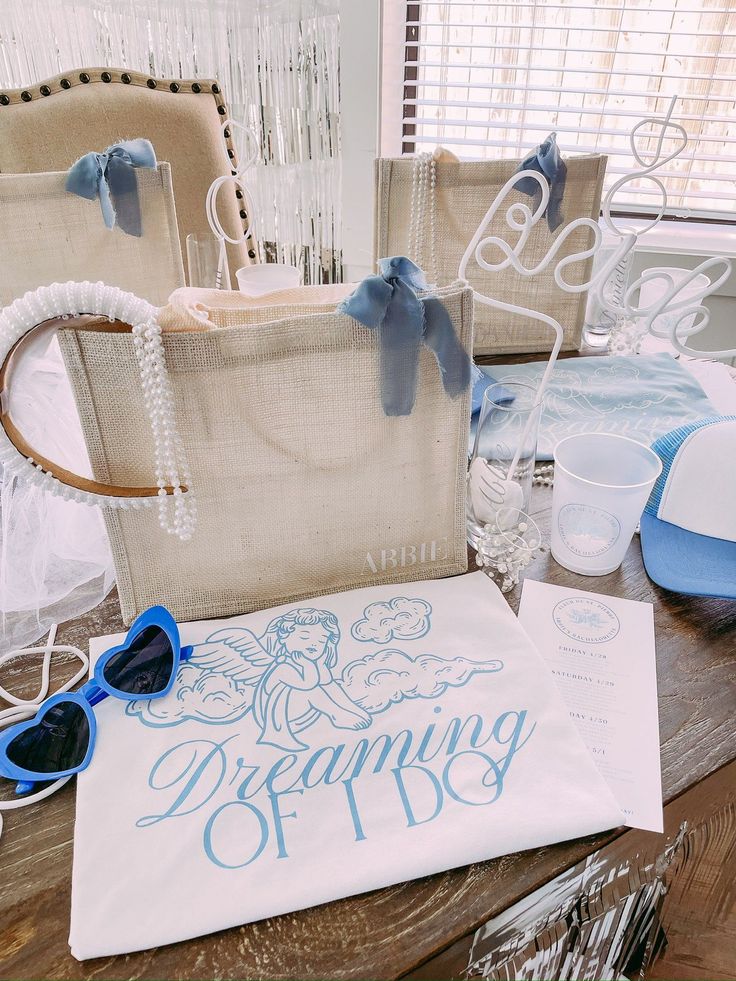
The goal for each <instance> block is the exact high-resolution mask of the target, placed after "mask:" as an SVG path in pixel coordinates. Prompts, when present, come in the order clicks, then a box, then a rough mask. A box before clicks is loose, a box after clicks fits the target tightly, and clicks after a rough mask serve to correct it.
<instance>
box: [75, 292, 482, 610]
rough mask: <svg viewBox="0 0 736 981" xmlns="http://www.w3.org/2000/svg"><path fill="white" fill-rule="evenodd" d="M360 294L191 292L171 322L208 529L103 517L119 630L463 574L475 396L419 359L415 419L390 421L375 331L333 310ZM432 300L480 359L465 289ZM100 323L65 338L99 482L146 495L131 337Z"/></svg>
mask: <svg viewBox="0 0 736 981" xmlns="http://www.w3.org/2000/svg"><path fill="white" fill-rule="evenodd" d="M350 291H351V288H350V287H325V288H324V289H323V288H321V287H305V288H304V289H301V290H298V291H292V292H291V293H287V294H284V295H275V294H272V295H271V299H270V300H269V301H267V302H268V304H269V305H264V301H260V302H255V303H252V304H250V303H247V301H245V299H244V298H243V296H242V294H237V293H236V294H228V293H225V292H217V291H204V292H203V291H197V290H188V289H184V290H179V291H177V293H175V294H174V296H173V298H172V299H173V300H174V303H173V304H172V305H171V306H170V307H168V308H166V309H165V310H164V311H161V313H160V323H161V325H162V327H163V328H164V333H163V338H164V350H165V357H166V365H167V368H168V373H169V377H170V380H171V385H172V389H173V395H174V404H175V408H176V416H177V422H178V429H179V433H180V435H181V438H182V441H183V444H184V446H185V447H186V451H187V455H188V458H189V466H190V469H191V476H192V487H193V488H194V490H195V492H196V502H197V508H198V517H197V524H196V529H195V533H194V535H193V538H192V540H191V541H189V542H181V541H178V540H177V539H176V538H173V537H170V536H166V535H165V534H163V533H162V532H161V529H160V528H159V527H158V523H157V518H156V514H155V512H152V511H149V510H140V511H119V510H114V511H110V510H106V511H105V512H104V513H105V520H106V523H107V529H108V532H109V535H110V540H111V544H112V549H113V554H114V561H115V568H116V573H117V582H118V590H119V594H120V603H121V608H122V612H123V618H124V620H125V621H126V623H128V622H130V621H131V620H132V619H133V618H134V617H135V616H136V615H137V614H138V613H140V612H141V611H142V610H144V609H145V608H147V607H148V606H150V605H151V604H154V603H164V604H165V605H166V606H168V607H169V609H170V610H171V611H172V613H173V614H174V616H175V617H176V618H177V619H179V620H194V619H199V618H203V617H216V616H227V615H230V614H235V613H243V612H249V611H252V610H256V609H261V608H264V607H269V606H275V605H278V604H280V603H286V602H290V601H294V600H299V599H302V598H306V597H309V596H313V595H317V594H319V593H328V592H334V591H338V590H344V589H350V588H353V587H359V586H368V585H374V584H377V583H397V582H404V581H409V580H416V579H424V578H435V577H440V576H449V575H453V574H456V573H461V572H464V571H466V569H467V549H466V543H465V472H466V464H467V460H466V448H467V432H468V424H469V410H470V407H469V401H470V398H469V393H468V392H465V393H463V394H462V395H460V396H459V397H456V398H454V399H452V398H450V397H449V396H448V394H447V393H446V391H445V389H444V387H443V382H442V378H441V372H440V370H439V367H438V363H437V361H436V359H435V356H434V355H433V354H432V353H431V351H429V350H428V349H427V347H425V346H422V347H421V349H420V354H419V365H418V385H417V395H416V402H415V404H414V407H413V410H412V411H411V413H410V414H409V415H405V416H399V417H392V416H387V415H386V414H385V413H384V410H383V407H382V402H381V391H380V380H379V370H378V365H379V339H378V337H377V333H378V332H377V331H375V330H370V329H368V328H366V327H364V326H362V325H361V324H360V323H358V321H356V320H354V319H353V318H352V317H349V316H347V315H346V314H344V313H338V312H336V310H335V307H336V303H337V302H338V301H339V300H340V299H341V298H343V297H344V296H345V295H346V294H347V293H349V292H350ZM434 295H435V296H436V297H437V298H438V299H439V300H441V302H442V304H443V305H444V306H445V308H446V310H447V312H448V314H449V317H450V319H451V322H452V325H453V327H454V330H455V334H456V336H457V338H458V340H459V342H460V344H461V345H462V346H463V347H464V348H465V350H466V351H470V350H471V348H472V305H473V304H472V293H471V291H470V290H469V289H467V288H466V287H464V286H463V285H462V284H455V285H453V286H450V287H448V288H446V289H443V290H440V291H438V292H437V293H435V294H434ZM213 303H215V304H217V305H216V306H213ZM102 328H103V329H96V330H76V329H66V330H60V331H59V337H60V342H61V347H62V351H63V354H64V357H65V360H66V363H67V367H68V370H69V374H70V377H71V380H72V386H73V389H74V391H75V395H76V399H77V403H78V407H79V411H80V417H81V420H82V426H83V430H84V433H85V438H86V441H87V444H88V448H89V453H90V459H91V463H92V469H93V472H94V475H95V477H96V478H97V479H98V480H101V481H107V482H111V483H114V484H125V485H136V484H149V485H150V483H151V472H152V468H151V461H152V459H153V453H154V446H153V440H152V436H151V431H150V427H149V423H148V419H147V417H146V414H145V410H144V406H143V402H142V398H141V378H140V373H139V367H138V363H137V361H136V358H135V354H134V349H133V341H132V338H131V335H130V334H129V333H125V332H111V331H106V330H105V329H104V324H103V325H102Z"/></svg>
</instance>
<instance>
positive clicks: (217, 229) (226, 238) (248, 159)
mask: <svg viewBox="0 0 736 981" xmlns="http://www.w3.org/2000/svg"><path fill="white" fill-rule="evenodd" d="M227 128H229V129H230V132H231V133H232V132H233V130H235V129H238V130H240V131H241V132H242V133H243V136H244V137H245V150H246V153H245V157H244V160H243V162H241V163H239V164H238V167H237V169H236V171H235V173H234V174H223V175H222V176H221V177H216V178H215V179H214V180H213V181H212V183H211V184H210V186H209V189H208V191H207V198H206V199H205V212H206V214H207V222H208V224H209V226H210V228H211V229H212V233H213V235H214V236H215V237H216V238H217V239H218V240H219V242H220V255H219V258H218V261H217V279H216V281H215V286H216V288H217V289H218V290H219V289H222V278H223V275H224V271H225V267H226V265H227V250H226V247H225V243H226V242H229V243H230V244H231V245H239V244H240V243H241V242H244V241H245V240H246V239H247V238H248V236H249V235H250V234H251V230H252V228H253V200H252V198H251V196H250V194H249V193H248V188H247V186H246V184H245V182H244V179H243V178H244V174H245V172H246V171H247V170H248V169H249V168H250V167H252V166H253V164H254V163H255V162H256V160H257V159H258V155H259V153H260V144H259V142H258V137H257V136H256V135H255V133H254V132H253V130H252V129H250V128H249V127H248V126H243V125H241V124H240V123H236V122H234V121H233V120H232V119H226V120H225V121H224V122H223V124H222V132H223V140H225V135H224V134H225V130H226V129H227ZM226 146H227V144H226ZM225 184H234V185H235V187H236V188H237V189H239V190H240V191H242V193H243V200H244V201H245V202H246V206H247V212H248V226H247V227H246V228H245V229H244V230H243V233H242V235H239V236H238V237H237V238H232V237H231V236H230V235H228V234H227V232H226V231H225V229H224V228H223V225H222V222H221V221H220V216H219V215H218V213H217V195H218V194H219V193H220V188H221V187H223V186H224V185H225Z"/></svg>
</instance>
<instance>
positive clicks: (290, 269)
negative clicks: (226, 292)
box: [235, 262, 302, 296]
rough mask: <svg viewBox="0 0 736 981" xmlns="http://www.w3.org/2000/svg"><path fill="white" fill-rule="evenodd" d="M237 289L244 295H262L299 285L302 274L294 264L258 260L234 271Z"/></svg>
mask: <svg viewBox="0 0 736 981" xmlns="http://www.w3.org/2000/svg"><path fill="white" fill-rule="evenodd" d="M235 276H236V277H237V280H238V289H239V290H240V292H241V293H245V295H246V296H263V295H264V294H266V293H273V292H275V291H276V290H290V289H294V287H295V286H301V284H302V276H301V272H300V270H299V269H297V267H296V266H289V265H287V264H286V263H283V262H259V263H255V264H254V265H252V266H243V267H242V268H241V269H238V270H237V271H236V273H235Z"/></svg>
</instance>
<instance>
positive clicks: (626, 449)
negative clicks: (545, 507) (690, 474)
mask: <svg viewBox="0 0 736 981" xmlns="http://www.w3.org/2000/svg"><path fill="white" fill-rule="evenodd" d="M554 458H555V478H554V491H553V494H552V555H553V557H554V558H555V559H556V560H557V562H559V563H560V565H562V566H564V567H565V568H566V569H569V570H570V571H571V572H577V573H579V574H580V575H581V576H605V575H607V574H608V573H609V572H613V571H614V569H618V567H619V566H620V565H621V563H622V561H623V558H624V555H625V554H626V550H627V549H628V547H629V544H630V543H631V539H632V538H633V537H634V532H635V531H636V526H637V524H638V522H639V519H640V518H641V515H642V511H643V510H644V506H645V505H646V503H647V498H648V497H649V494H650V492H651V490H652V487H653V486H654V482H655V481H656V479H657V477H659V475H660V473H661V471H662V461H661V460H660V458H659V457H658V456H657V454H656V453H655V452H654V451H653V450H650V449H649V447H648V446H644V444H643V443H637V442H636V440H633V439H629V438H628V437H626V436H614V435H611V434H609V433H587V434H586V433H581V434H579V435H576V436H568V437H567V438H566V439H563V440H561V441H560V442H559V443H558V444H557V446H556V447H555V451H554Z"/></svg>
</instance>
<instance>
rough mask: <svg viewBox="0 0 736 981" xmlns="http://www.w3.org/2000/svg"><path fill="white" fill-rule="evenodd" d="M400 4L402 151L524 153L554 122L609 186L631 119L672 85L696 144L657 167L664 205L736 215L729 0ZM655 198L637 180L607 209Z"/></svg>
mask: <svg viewBox="0 0 736 981" xmlns="http://www.w3.org/2000/svg"><path fill="white" fill-rule="evenodd" d="M406 13H407V17H406V46H405V62H404V78H405V83H404V103H403V120H402V147H403V151H404V152H405V153H411V152H414V150H419V149H422V148H431V147H433V146H434V145H435V144H438V143H441V144H442V145H443V146H446V147H448V148H449V149H451V150H453V151H454V152H455V153H457V154H458V156H460V157H462V158H464V159H483V158H489V157H499V156H501V157H523V156H524V155H525V154H526V153H527V152H528V150H530V149H531V148H533V147H535V146H536V145H537V144H538V143H540V142H541V141H542V140H543V139H544V137H545V136H546V135H547V133H549V132H550V131H552V130H555V131H556V132H557V140H558V143H559V145H560V147H561V149H562V152H563V153H565V154H574V153H589V152H592V151H598V152H601V153H606V154H608V156H609V162H608V174H607V182H608V185H609V186H610V184H612V183H613V182H614V181H615V180H616V179H618V178H619V177H620V176H621V175H622V174H625V173H629V172H631V170H633V169H637V165H636V163H635V161H634V160H633V158H632V156H631V152H630V147H629V132H630V130H631V128H632V127H633V126H634V125H635V123H636V122H637V121H638V120H639V119H641V118H642V117H644V116H650V115H659V116H664V115H665V113H666V112H667V109H668V107H669V102H670V99H671V98H672V96H673V95H677V96H678V100H677V103H676V105H675V109H674V113H673V116H672V118H673V120H675V121H677V122H679V123H681V124H682V125H683V126H684V127H685V129H686V130H687V132H688V136H689V139H690V142H689V144H688V146H687V147H686V149H685V150H684V152H683V153H682V154H681V155H680V156H679V157H678V158H677V159H675V160H673V161H671V162H670V163H669V164H667V165H666V167H665V168H664V169H663V170H662V171H661V172H660V173H659V176H660V177H661V178H662V179H663V181H664V184H665V186H666V188H667V193H668V198H669V207H668V212H669V213H670V214H673V215H676V216H678V217H710V218H733V217H734V215H735V214H736V0H601V2H594V0H590V2H588V3H586V2H584V0H561V2H547V0H507V2H501V0H487V2H485V0H443V2H439V0H409V2H408V3H407V4H406ZM656 135H659V134H658V133H657V134H656ZM655 142H656V141H655V139H654V137H652V138H650V139H649V140H646V139H645V138H644V137H642V139H640V141H639V142H638V144H637V146H638V149H639V151H640V152H642V151H644V152H643V154H642V155H643V156H646V155H647V152H649V153H652V152H653V151H654V146H655ZM425 144H426V145H427V147H424V145H425ZM673 147H674V143H673V142H665V145H664V150H665V154H666V153H668V152H670V150H671V149H672V148H673ZM659 202H660V193H659V191H658V190H657V188H656V187H655V186H654V184H653V183H652V181H651V180H647V179H645V178H643V179H639V180H637V181H635V182H632V183H629V184H627V185H625V186H624V187H623V188H622V189H621V190H620V192H619V193H618V194H617V197H616V202H615V207H616V209H617V210H619V211H633V212H641V213H652V212H656V211H657V210H658V207H659Z"/></svg>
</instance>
